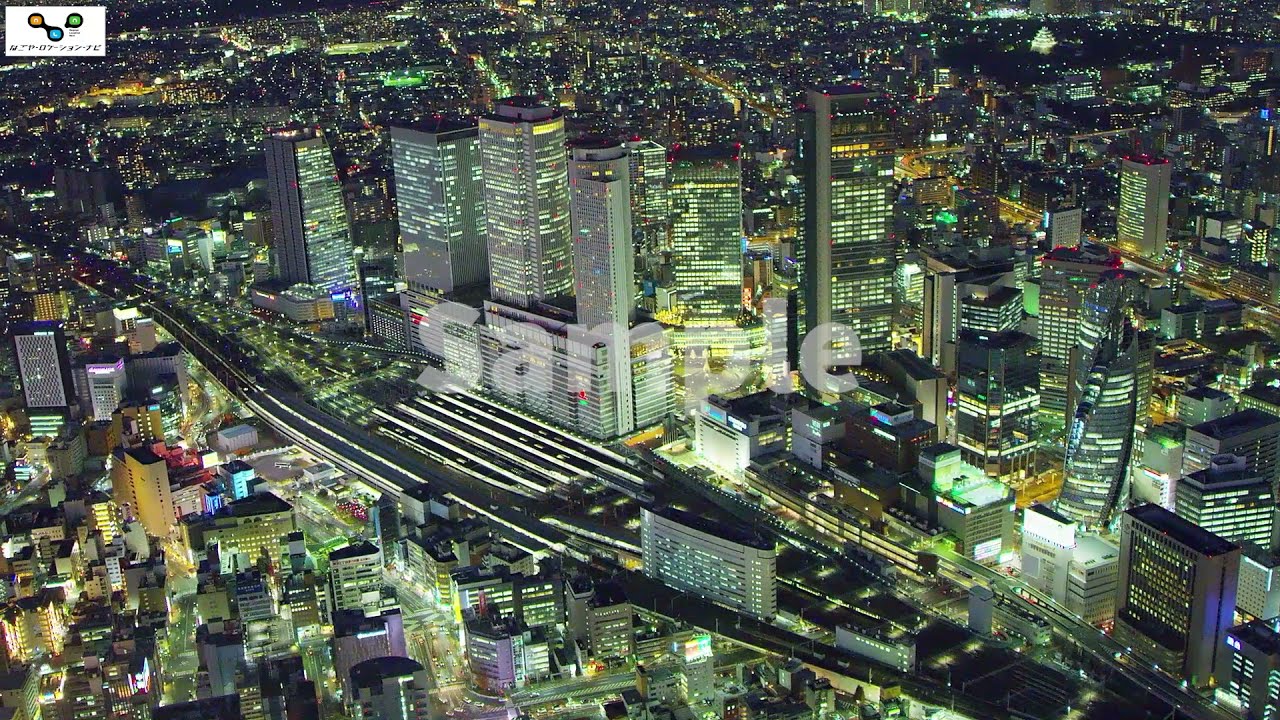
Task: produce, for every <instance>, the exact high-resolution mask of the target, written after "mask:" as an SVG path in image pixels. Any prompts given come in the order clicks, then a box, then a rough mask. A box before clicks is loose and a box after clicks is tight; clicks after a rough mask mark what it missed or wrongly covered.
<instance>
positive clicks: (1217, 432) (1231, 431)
mask: <svg viewBox="0 0 1280 720" xmlns="http://www.w3.org/2000/svg"><path fill="white" fill-rule="evenodd" d="M1275 423H1280V418H1278V417H1276V416H1275V415H1272V414H1271V413H1269V412H1265V411H1263V410H1257V409H1255V408H1246V409H1244V410H1239V411H1237V412H1233V413H1231V414H1230V415H1227V416H1225V417H1220V418H1218V419H1216V420H1210V421H1208V422H1202V423H1200V424H1199V425H1196V426H1194V427H1192V428H1191V429H1192V430H1193V431H1195V432H1197V433H1200V434H1201V435H1205V436H1207V437H1211V438H1214V439H1215V440H1224V439H1226V438H1232V437H1236V436H1238V435H1243V434H1245V433H1248V432H1253V431H1255V430H1261V429H1262V428H1265V427H1267V426H1269V425H1273V424H1275Z"/></svg>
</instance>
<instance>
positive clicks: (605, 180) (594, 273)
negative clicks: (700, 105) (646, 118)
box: [569, 140, 635, 327]
mask: <svg viewBox="0 0 1280 720" xmlns="http://www.w3.org/2000/svg"><path fill="white" fill-rule="evenodd" d="M629 177H630V167H629V154H628V152H627V149H626V148H625V147H624V146H623V145H622V143H620V142H617V141H613V140H585V141H582V142H580V143H576V144H575V145H574V148H573V157H572V159H571V160H570V161H569V207H570V211H571V217H572V219H573V223H572V226H573V277H574V286H575V287H574V292H575V295H576V296H577V300H578V303H577V307H578V322H579V323H580V324H583V325H586V326H588V327H595V326H597V325H599V324H601V323H618V324H620V325H621V326H623V327H626V326H628V325H629V324H630V321H631V319H632V317H633V316H634V309H635V256H634V253H633V251H632V245H631V194H630V188H629V185H630V181H629Z"/></svg>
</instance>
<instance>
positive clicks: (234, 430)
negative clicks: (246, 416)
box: [218, 424, 258, 438]
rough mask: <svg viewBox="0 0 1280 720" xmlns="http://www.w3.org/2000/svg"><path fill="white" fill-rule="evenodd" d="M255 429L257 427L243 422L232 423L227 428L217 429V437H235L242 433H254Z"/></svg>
mask: <svg viewBox="0 0 1280 720" xmlns="http://www.w3.org/2000/svg"><path fill="white" fill-rule="evenodd" d="M257 431H258V429H257V428H255V427H254V426H252V425H244V424H241V425H233V426H231V427H229V428H225V429H223V430H219V431H218V437H223V438H235V437H240V436H242V435H249V434H250V433H255V432H257Z"/></svg>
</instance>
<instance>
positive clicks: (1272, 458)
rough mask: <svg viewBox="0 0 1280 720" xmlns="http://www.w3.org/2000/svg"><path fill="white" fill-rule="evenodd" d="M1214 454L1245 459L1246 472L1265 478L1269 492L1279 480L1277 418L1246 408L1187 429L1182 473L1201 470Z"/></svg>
mask: <svg viewBox="0 0 1280 720" xmlns="http://www.w3.org/2000/svg"><path fill="white" fill-rule="evenodd" d="M1217 455H1236V456H1239V457H1242V458H1244V461H1245V467H1246V468H1247V469H1248V471H1249V472H1251V473H1254V474H1256V475H1257V476H1258V477H1261V478H1264V479H1266V481H1267V482H1268V483H1270V484H1271V488H1272V491H1273V492H1274V491H1275V490H1276V483H1277V481H1280V478H1278V477H1277V473H1280V417H1276V416H1275V415H1272V414H1271V413H1269V412H1266V411H1263V410H1255V409H1252V408H1247V409H1245V410H1240V411H1238V412H1234V413H1231V414H1230V415H1227V416H1225V417H1221V418H1218V419H1216V420H1210V421H1209V422H1205V423H1200V424H1199V425H1196V426H1193V427H1189V428H1187V436H1186V440H1185V441H1184V444H1183V451H1182V472H1183V474H1184V475H1189V474H1191V473H1193V472H1195V471H1197V470H1204V469H1206V468H1208V467H1209V466H1210V464H1211V461H1212V460H1213V458H1214V457H1215V456H1217Z"/></svg>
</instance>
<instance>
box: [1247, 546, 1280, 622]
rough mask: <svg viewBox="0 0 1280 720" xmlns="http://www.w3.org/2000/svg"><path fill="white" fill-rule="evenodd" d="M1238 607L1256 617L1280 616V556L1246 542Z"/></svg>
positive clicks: (1248, 614) (1249, 615)
mask: <svg viewBox="0 0 1280 720" xmlns="http://www.w3.org/2000/svg"><path fill="white" fill-rule="evenodd" d="M1236 609H1237V610H1239V611H1240V612H1241V613H1242V614H1244V615H1246V616H1248V617H1252V618H1262V619H1266V618H1273V617H1280V557H1277V556H1276V555H1275V554H1273V553H1270V552H1268V551H1267V550H1266V549H1265V548H1260V547H1258V546H1256V545H1249V544H1246V545H1245V546H1244V552H1243V554H1242V555H1241V556H1240V580H1239V582H1238V583H1237V585H1236Z"/></svg>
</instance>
